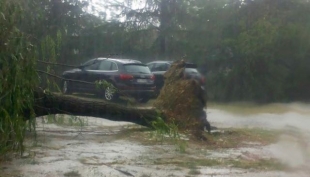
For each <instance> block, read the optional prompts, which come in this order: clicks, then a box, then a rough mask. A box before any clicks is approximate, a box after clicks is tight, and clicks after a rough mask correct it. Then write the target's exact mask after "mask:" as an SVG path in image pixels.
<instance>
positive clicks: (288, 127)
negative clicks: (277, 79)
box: [206, 103, 310, 176]
mask: <svg viewBox="0 0 310 177" xmlns="http://www.w3.org/2000/svg"><path fill="white" fill-rule="evenodd" d="M206 111H207V113H208V120H209V121H210V122H211V124H212V125H214V126H216V127H221V128H229V127H240V128H264V129H273V130H280V131H281V132H282V133H281V134H282V135H281V136H280V138H279V140H278V142H277V143H276V144H272V145H269V146H266V147H264V150H265V151H267V152H269V153H270V155H271V156H273V157H275V158H277V159H280V160H281V161H282V162H284V163H286V164H288V165H289V166H291V167H294V168H303V169H307V168H309V167H310V166H309V164H310V105H309V104H302V103H291V104H270V105H264V106H257V105H251V104H245V103H242V104H232V105H212V106H210V108H209V109H207V110H206ZM309 176H310V175H309Z"/></svg>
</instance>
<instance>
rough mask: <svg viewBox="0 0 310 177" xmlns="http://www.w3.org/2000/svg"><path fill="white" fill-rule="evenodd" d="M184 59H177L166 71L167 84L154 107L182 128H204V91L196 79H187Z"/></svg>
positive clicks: (167, 119) (169, 121) (169, 120)
mask: <svg viewBox="0 0 310 177" xmlns="http://www.w3.org/2000/svg"><path fill="white" fill-rule="evenodd" d="M184 69H185V62H184V60H180V61H176V62H174V63H173V64H172V66H171V67H170V69H169V70H168V71H167V72H166V73H165V75H164V78H165V84H164V86H163V88H162V90H161V91H160V94H159V96H158V98H157V99H156V100H155V102H154V107H156V108H157V109H159V110H160V111H162V112H163V113H164V115H165V116H166V121H167V122H168V123H175V124H176V125H177V126H178V128H179V129H180V130H202V129H203V127H204V125H205V121H206V119H205V118H202V116H204V115H202V114H205V113H204V111H203V108H204V107H205V104H206V103H205V99H204V93H203V90H202V89H201V86H200V84H199V83H198V82H197V81H195V80H185V79H184V77H183V75H184Z"/></svg>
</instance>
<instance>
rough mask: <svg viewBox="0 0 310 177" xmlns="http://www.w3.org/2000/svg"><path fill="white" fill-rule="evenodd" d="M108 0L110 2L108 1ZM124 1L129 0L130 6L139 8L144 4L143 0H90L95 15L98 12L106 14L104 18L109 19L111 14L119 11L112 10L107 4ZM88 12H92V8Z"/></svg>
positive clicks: (98, 13) (127, 0)
mask: <svg viewBox="0 0 310 177" xmlns="http://www.w3.org/2000/svg"><path fill="white" fill-rule="evenodd" d="M109 2H110V3H109ZM117 2H118V3H125V2H131V8H133V9H137V8H141V7H142V6H143V5H144V3H143V2H144V0H90V3H91V6H93V7H94V8H95V13H94V14H95V15H100V13H105V14H106V19H107V20H111V18H112V16H113V14H117V13H119V12H118V11H116V10H114V11H111V10H110V9H109V8H108V7H107V6H109V5H110V4H111V3H117ZM126 4H128V3H126ZM88 11H89V12H91V13H93V9H92V8H91V7H90V9H89V10H88Z"/></svg>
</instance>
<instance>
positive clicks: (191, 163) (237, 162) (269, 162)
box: [154, 157, 288, 173]
mask: <svg viewBox="0 0 310 177" xmlns="http://www.w3.org/2000/svg"><path fill="white" fill-rule="evenodd" d="M154 164H155V165H175V166H177V167H180V168H187V169H190V170H191V171H190V172H191V173H194V171H195V172H197V171H198V169H200V168H203V167H215V166H217V167H234V168H241V169H255V170H266V171H275V170H286V169H288V166H287V165H285V164H283V163H281V162H280V161H277V160H275V159H257V160H255V161H254V160H247V159H242V158H237V159H229V158H228V159H220V158H217V159H214V158H203V159H202V158H200V159H198V158H191V157H183V158H178V159H176V158H175V159H164V158H163V159H158V160H156V161H154Z"/></svg>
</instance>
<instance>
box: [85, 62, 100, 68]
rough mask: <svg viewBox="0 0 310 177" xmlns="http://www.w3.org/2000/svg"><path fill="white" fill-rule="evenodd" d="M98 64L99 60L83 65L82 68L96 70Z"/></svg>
mask: <svg viewBox="0 0 310 177" xmlns="http://www.w3.org/2000/svg"><path fill="white" fill-rule="evenodd" d="M98 65H99V62H95V63H93V64H91V65H88V66H85V67H84V69H85V70H97V69H98Z"/></svg>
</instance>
